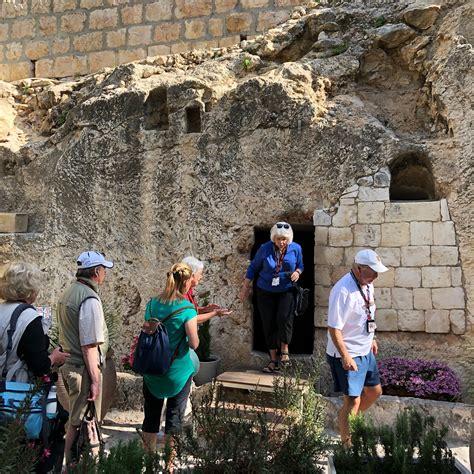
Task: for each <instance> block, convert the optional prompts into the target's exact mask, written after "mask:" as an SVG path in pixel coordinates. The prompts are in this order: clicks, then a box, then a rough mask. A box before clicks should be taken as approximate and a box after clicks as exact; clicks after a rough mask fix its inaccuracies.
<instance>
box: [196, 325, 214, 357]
mask: <svg viewBox="0 0 474 474" xmlns="http://www.w3.org/2000/svg"><path fill="white" fill-rule="evenodd" d="M210 322H211V321H210V320H209V319H208V320H207V321H205V322H204V323H203V324H201V326H200V327H199V346H198V348H197V349H196V354H197V356H198V357H199V360H201V361H204V362H205V361H207V360H209V358H210V356H211V333H210V331H209V328H210Z"/></svg>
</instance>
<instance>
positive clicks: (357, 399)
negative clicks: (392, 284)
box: [326, 249, 388, 445]
mask: <svg viewBox="0 0 474 474" xmlns="http://www.w3.org/2000/svg"><path fill="white" fill-rule="evenodd" d="M387 270H388V268H387V267H385V265H383V264H382V261H381V260H380V257H379V256H378V255H377V254H376V253H375V252H374V251H373V250H370V249H365V250H361V251H359V252H358V253H357V254H356V256H355V258H354V264H353V265H352V269H351V271H350V272H349V273H347V274H346V275H344V276H343V277H342V278H341V279H340V280H339V281H338V282H337V283H336V284H335V285H334V287H333V289H332V290H331V294H330V296H329V308H328V342H327V347H326V357H327V361H328V363H329V366H330V368H331V373H332V377H333V380H334V387H335V390H336V391H337V392H342V393H343V404H342V407H341V410H340V411H339V432H340V435H341V439H342V441H343V442H344V443H346V444H348V445H350V434H349V415H350V414H351V413H353V414H356V413H358V412H359V411H362V412H363V411H365V410H367V409H368V408H369V407H370V406H371V405H372V404H373V403H374V402H375V401H376V400H377V399H378V398H379V396H380V395H381V394H382V387H381V385H380V377H379V371H378V368H377V362H376V360H375V356H376V355H377V350H378V347H377V341H376V339H375V329H376V327H377V326H376V323H375V299H374V286H373V284H372V282H373V281H374V280H375V279H376V278H377V276H378V274H379V273H382V272H386V271H387Z"/></svg>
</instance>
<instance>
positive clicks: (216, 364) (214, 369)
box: [194, 320, 221, 387]
mask: <svg viewBox="0 0 474 474" xmlns="http://www.w3.org/2000/svg"><path fill="white" fill-rule="evenodd" d="M209 327H210V321H209V320H208V321H206V322H204V323H203V324H202V325H201V326H200V327H199V347H198V348H197V349H196V354H197V356H198V358H199V363H200V365H199V372H198V373H197V374H196V375H195V376H194V383H195V384H196V385H197V386H198V387H199V386H200V385H204V384H205V383H209V382H212V380H213V379H214V378H216V377H217V375H218V374H219V369H220V365H221V358H220V357H219V356H218V355H215V354H211V333H210V331H209V329H210V328H209Z"/></svg>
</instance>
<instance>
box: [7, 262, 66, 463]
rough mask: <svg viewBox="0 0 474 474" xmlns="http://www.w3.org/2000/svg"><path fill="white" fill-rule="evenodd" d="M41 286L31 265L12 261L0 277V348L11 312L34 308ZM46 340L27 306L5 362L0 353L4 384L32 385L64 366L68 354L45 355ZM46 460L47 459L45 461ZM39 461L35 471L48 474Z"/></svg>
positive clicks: (39, 321)
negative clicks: (55, 368)
mask: <svg viewBox="0 0 474 474" xmlns="http://www.w3.org/2000/svg"><path fill="white" fill-rule="evenodd" d="M40 285H41V272H40V270H39V269H38V268H36V267H35V266H34V265H31V264H29V263H25V262H15V263H11V264H10V265H8V267H7V268H6V269H5V272H4V274H3V276H2V277H1V278H0V298H1V299H2V300H4V301H3V302H2V303H0V348H4V349H6V347H7V344H8V330H9V328H10V320H11V316H12V314H13V312H14V310H15V309H16V308H17V307H18V306H19V305H20V304H22V303H26V304H28V305H33V303H34V302H35V300H36V297H37V296H38V293H39V290H40ZM48 347H49V338H48V336H47V335H46V334H45V331H44V329H43V324H42V318H41V316H40V315H39V314H38V312H37V311H36V309H35V308H34V307H32V306H30V307H26V309H24V310H23V311H22V312H21V313H20V315H19V317H18V321H17V324H16V329H15V332H14V334H13V337H12V349H11V351H10V353H9V356H8V360H7V357H6V356H7V353H6V350H5V351H2V352H1V353H0V370H1V371H2V372H4V373H5V378H6V381H14V382H23V383H31V384H34V383H35V378H36V377H44V376H48V375H49V374H50V373H51V369H52V367H53V366H59V365H62V364H63V363H64V361H65V360H66V358H67V357H69V354H67V353H65V352H61V351H60V348H59V347H57V348H56V349H54V350H53V351H52V352H51V354H49V353H48ZM45 461H49V460H45ZM47 464H49V463H47V462H39V463H38V465H37V466H36V471H37V472H47V470H50V469H51V465H50V466H47Z"/></svg>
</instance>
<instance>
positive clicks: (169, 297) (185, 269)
mask: <svg viewBox="0 0 474 474" xmlns="http://www.w3.org/2000/svg"><path fill="white" fill-rule="evenodd" d="M192 276H193V271H192V270H191V267H190V266H189V265H186V264H185V263H175V264H174V265H173V266H172V267H171V269H170V271H169V272H168V273H167V274H166V287H165V289H164V290H163V292H162V293H161V294H160V296H159V298H160V300H161V301H162V302H163V303H169V302H171V301H173V300H177V299H183V294H184V293H185V289H186V282H187V281H188V280H189V279H190V278H191V277H192Z"/></svg>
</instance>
